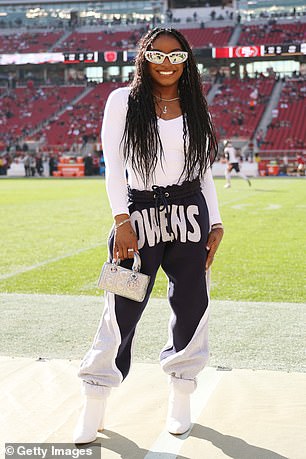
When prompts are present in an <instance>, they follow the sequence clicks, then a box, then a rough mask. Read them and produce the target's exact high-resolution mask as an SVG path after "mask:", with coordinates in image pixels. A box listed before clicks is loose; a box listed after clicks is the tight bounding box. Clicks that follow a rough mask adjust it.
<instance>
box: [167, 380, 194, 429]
mask: <svg viewBox="0 0 306 459" xmlns="http://www.w3.org/2000/svg"><path fill="white" fill-rule="evenodd" d="M195 388H196V381H195V380H192V379H179V378H175V377H171V380H170V396H169V406H168V416H167V430H168V432H170V433H172V434H175V435H180V434H183V433H185V432H187V430H189V428H190V426H191V413H190V394H191V393H192V392H193V391H194V390H195Z"/></svg>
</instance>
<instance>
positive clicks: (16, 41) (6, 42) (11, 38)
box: [0, 32, 63, 53]
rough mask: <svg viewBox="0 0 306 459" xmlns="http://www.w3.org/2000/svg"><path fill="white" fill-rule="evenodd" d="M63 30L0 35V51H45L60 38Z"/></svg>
mask: <svg viewBox="0 0 306 459" xmlns="http://www.w3.org/2000/svg"><path fill="white" fill-rule="evenodd" d="M62 35H63V32H32V33H19V32H17V33H10V34H5V35H0V53H15V52H16V50H18V52H19V53H41V52H47V51H49V49H50V48H51V47H52V46H53V45H54V44H55V43H56V42H57V41H58V40H59V39H60V37H61V36H62Z"/></svg>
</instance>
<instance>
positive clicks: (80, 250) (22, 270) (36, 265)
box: [0, 243, 105, 281]
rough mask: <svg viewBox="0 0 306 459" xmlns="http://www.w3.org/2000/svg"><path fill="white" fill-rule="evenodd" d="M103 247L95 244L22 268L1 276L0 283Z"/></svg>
mask: <svg viewBox="0 0 306 459" xmlns="http://www.w3.org/2000/svg"><path fill="white" fill-rule="evenodd" d="M102 245H105V244H102V243H100V244H95V245H92V246H90V247H85V248H83V249H78V250H75V251H74V252H70V253H66V254H65V255H61V256H60V257H55V258H50V259H49V260H45V261H41V262H40V263H36V264H35V265H32V266H26V267H25V268H21V269H19V270H18V271H15V272H13V273H8V274H1V276H0V281H2V280H4V279H9V278H10V277H14V276H18V274H23V273H26V272H27V271H32V270H33V269H37V268H40V267H41V266H46V265H48V264H50V263H55V262H56V261H60V260H63V259H64V258H69V257H73V256H74V255H78V254H79V253H82V252H86V251H87V250H91V249H95V248H96V247H99V246H102Z"/></svg>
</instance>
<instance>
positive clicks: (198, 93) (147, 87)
mask: <svg viewBox="0 0 306 459" xmlns="http://www.w3.org/2000/svg"><path fill="white" fill-rule="evenodd" d="M159 35H172V36H173V37H175V38H176V39H177V40H178V41H179V43H180V44H181V46H182V49H183V51H187V52H188V59H187V61H186V63H185V65H184V71H183V74H182V76H181V78H180V80H179V84H178V90H179V95H180V105H181V109H182V113H183V115H184V116H183V138H184V154H185V164H184V169H183V172H182V175H181V177H184V179H185V180H192V179H194V178H195V177H196V176H200V177H203V175H204V173H205V171H206V169H207V167H208V166H209V164H212V163H213V161H214V160H215V158H216V156H217V152H218V143H217V140H216V136H215V131H214V127H213V125H212V121H211V117H210V114H209V112H208V107H207V102H206V99H205V97H204V95H203V92H202V84H201V79H200V74H199V72H198V69H197V66H196V63H195V60H194V57H193V54H192V51H191V48H190V46H189V44H188V42H187V40H186V39H185V37H184V36H183V35H182V34H181V33H180V32H179V31H177V30H175V29H163V28H156V29H154V30H151V31H149V32H148V33H147V34H146V35H145V36H144V37H143V38H142V40H141V42H140V47H139V51H138V54H137V57H136V69H135V76H134V79H133V81H132V84H131V91H130V95H129V101H128V110H127V116H126V124H125V130H124V134H123V138H122V141H123V148H124V155H125V160H126V161H127V160H128V159H129V160H130V161H131V164H132V167H133V169H134V170H135V171H137V172H138V173H139V175H140V176H141V178H142V179H143V180H144V182H145V184H147V183H148V181H149V179H150V177H152V174H153V173H154V169H155V166H156V163H157V160H158V158H161V159H162V156H163V146H162V143H161V139H160V136H159V132H158V125H157V116H156V112H155V105H154V98H153V86H152V80H151V77H150V75H149V71H148V64H147V61H146V59H145V56H144V53H145V51H147V50H148V49H150V48H151V46H152V43H153V41H154V40H155V39H156V38H157V37H158V36H159Z"/></svg>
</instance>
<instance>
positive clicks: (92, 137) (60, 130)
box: [0, 13, 306, 159]
mask: <svg viewBox="0 0 306 459" xmlns="http://www.w3.org/2000/svg"><path fill="white" fill-rule="evenodd" d="M189 14H190V13H189ZM199 17H200V16H199ZM185 19H186V18H185ZM189 19H190V18H189ZM100 20H101V19H100ZM303 20H304V18H302V17H301V15H300V16H299V17H297V18H293V17H288V18H282V19H281V22H280V21H279V22H278V23H276V21H275V20H273V19H272V18H271V17H269V18H267V19H265V18H257V19H256V24H254V21H250V22H245V23H242V24H241V23H240V22H239V21H238V20H237V18H234V19H233V20H230V18H229V15H227V17H226V18H225V19H224V20H222V21H221V20H220V21H210V20H209V21H208V22H205V24H204V22H203V21H201V20H200V19H199V18H198V20H197V21H196V20H193V19H192V17H191V19H190V21H187V19H186V20H183V19H182V20H180V21H178V22H177V23H176V22H175V23H174V22H173V24H172V23H169V24H168V25H169V26H170V25H173V26H174V27H176V28H178V29H179V30H181V31H182V32H183V34H184V35H185V36H186V37H187V39H188V40H189V42H190V44H191V46H192V47H193V48H194V49H196V50H197V53H196V56H197V59H199V63H200V69H201V72H202V75H201V76H202V81H203V90H204V92H205V93H206V95H207V96H208V102H209V107H210V110H211V113H212V116H213V119H214V122H215V125H216V129H217V135H218V139H219V141H220V142H221V141H222V140H223V139H225V138H226V139H228V138H231V139H232V140H234V141H236V142H237V144H238V145H239V147H240V148H242V149H243V148H246V146H247V145H248V144H249V143H250V142H251V143H252V142H253V144H254V147H255V151H259V153H260V155H261V156H262V157H263V158H264V159H267V158H269V159H270V158H272V157H273V158H277V157H281V156H282V155H283V152H284V151H285V150H286V154H288V156H289V157H290V156H291V157H294V155H296V154H297V152H298V151H299V152H301V151H303V149H304V148H305V143H306V133H305V129H304V126H303V116H302V115H301V114H302V113H303V110H304V109H305V92H306V83H305V76H303V65H305V53H304V54H303V50H302V49H301V47H299V48H298V49H299V50H300V54H299V55H298V57H295V56H294V55H290V53H289V51H288V52H287V51H286V50H285V51H284V56H283V55H282V56H281V57H280V59H278V58H279V56H277V55H275V54H274V55H273V51H271V53H270V54H271V57H270V56H269V58H268V56H262V55H260V56H259V58H258V56H257V58H256V59H254V60H253V61H252V56H251V55H248V54H247V53H246V54H245V56H244V58H243V59H239V57H238V55H237V56H236V55H235V56H236V57H234V56H224V58H223V55H222V56H221V55H220V56H216V57H217V58H214V57H212V56H213V55H212V54H210V55H208V54H206V52H207V49H205V48H208V51H210V48H212V47H222V48H223V47H227V46H252V45H256V46H258V47H259V46H260V45H265V46H267V45H268V46H269V45H271V46H273V45H279V46H280V45H286V44H287V45H290V44H298V45H302V44H303V43H305V42H306V22H305V20H304V22H303ZM101 21H102V20H101ZM102 22H103V21H102ZM115 22H116V21H115ZM157 24H159V21H157ZM151 25H152V24H150V23H149V22H148V21H147V20H145V21H144V22H143V23H136V22H135V23H130V24H127V25H124V23H119V22H118V23H112V25H111V27H110V26H109V25H107V24H106V23H104V22H103V23H101V24H98V23H97V22H93V23H92V24H91V23H89V22H86V25H85V26H84V24H83V25H82V21H80V22H79V23H78V24H76V25H75V26H73V27H71V26H70V25H67V27H62V26H61V28H59V29H53V28H52V27H51V25H50V27H46V30H45V31H42V29H41V28H40V29H37V30H34V29H33V31H32V32H31V33H30V32H29V30H30V29H28V31H26V29H23V30H22V31H18V30H17V29H15V30H14V29H13V28H8V29H7V30H2V32H1V33H0V54H2V53H4V54H15V53H16V50H17V52H18V53H39V52H57V53H64V52H66V53H67V52H69V53H72V54H73V53H82V52H90V51H99V52H100V51H101V52H102V53H103V52H104V51H113V50H114V51H118V61H117V62H109V63H105V61H104V60H103V58H102V59H101V60H100V57H101V56H100V55H99V61H98V62H90V63H89V62H86V60H84V62H81V60H79V61H78V60H77V59H76V60H74V59H72V60H73V62H72V63H69V64H70V65H67V63H61V62H59V63H57V64H52V65H50V64H38V65H27V67H25V66H24V65H15V66H13V65H4V66H2V68H1V70H2V71H3V72H2V73H1V74H0V154H1V152H2V155H3V154H4V152H5V151H7V152H13V153H15V145H23V143H24V142H28V143H29V145H30V148H31V149H32V150H31V151H32V152H35V149H36V151H43V150H44V151H48V152H49V153H50V154H52V153H55V154H57V153H61V152H66V153H67V154H69V152H71V153H76V152H77V153H78V154H84V151H85V150H84V149H83V145H84V144H86V142H88V141H89V142H99V137H100V135H99V134H100V128H101V121H102V117H103V109H104V104H105V102H106V99H107V97H108V94H109V93H110V92H111V91H112V90H113V89H114V88H116V87H118V86H121V85H124V84H126V83H124V82H123V81H125V80H127V78H130V77H131V74H132V69H131V68H130V66H131V65H132V62H131V61H130V60H129V61H128V62H123V61H122V54H120V51H122V50H134V49H135V47H136V46H137V42H138V40H139V38H140V37H141V36H142V34H143V32H144V31H145V30H146V29H147V28H148V27H149V26H151ZM303 46H305V45H303ZM203 49H205V52H203V54H202V53H201V50H203ZM261 49H263V47H262V48H261ZM221 51H223V50H221ZM286 52H287V54H286V57H285V53H286ZM290 52H291V51H290ZM276 54H279V52H277V53H276ZM132 55H133V53H131V56H132ZM207 56H209V57H207ZM214 56H215V55H214ZM218 57H220V59H218ZM129 59H132V57H130V58H129ZM277 60H279V62H278V64H282V63H284V62H285V61H286V62H290V65H291V63H294V65H292V66H290V65H289V66H288V69H287V68H284V70H280V68H281V67H280V66H279V69H277V68H274V62H276V61H277ZM297 62H299V66H298V65H297ZM258 63H259V64H260V65H259V64H258ZM249 64H252V65H251V66H250V65H249ZM265 64H267V67H266V68H265V67H264V65H265ZM124 65H127V66H129V68H128V69H126V70H123V67H122V66H124ZM108 66H118V67H117V69H115V71H114V69H112V71H109V69H108ZM94 67H97V68H98V67H100V69H99V71H100V73H99V72H96V73H95V69H94ZM101 67H103V68H102V69H101ZM297 69H300V70H297ZM87 70H90V72H88V73H86V72H87ZM29 75H30V76H29ZM127 75H128V76H127ZM102 79H103V83H99V82H100V81H101V80H102ZM115 81H116V82H115ZM272 94H273V95H272ZM271 96H272V97H271ZM269 104H271V107H272V105H273V118H272V120H271V116H270V117H269V113H271V107H270V108H268V106H269ZM259 134H260V135H259ZM257 139H259V142H257ZM76 145H77V146H78V148H76ZM100 147H101V145H100V146H99V148H100Z"/></svg>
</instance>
